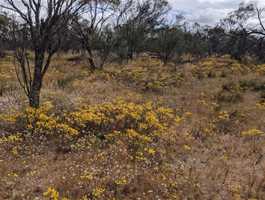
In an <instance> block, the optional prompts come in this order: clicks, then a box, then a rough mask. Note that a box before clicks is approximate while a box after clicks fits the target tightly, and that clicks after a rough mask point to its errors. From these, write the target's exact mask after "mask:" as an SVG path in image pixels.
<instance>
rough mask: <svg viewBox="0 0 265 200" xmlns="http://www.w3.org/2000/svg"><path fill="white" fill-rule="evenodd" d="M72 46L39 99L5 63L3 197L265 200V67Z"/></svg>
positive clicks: (0, 89) (1, 88)
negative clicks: (103, 57) (79, 50)
mask: <svg viewBox="0 0 265 200" xmlns="http://www.w3.org/2000/svg"><path fill="white" fill-rule="evenodd" d="M70 57H71V56H68V55H63V56H60V57H57V58H55V59H54V61H53V62H52V66H51V69H50V71H49V72H48V74H47V76H46V79H45V83H44V88H43V90H42V105H43V106H42V107H41V108H40V109H39V110H33V109H29V108H27V106H26V105H27V101H26V98H25V96H24V95H23V92H22V90H21V89H20V88H19V86H18V84H17V82H16V79H15V73H14V70H13V68H12V60H11V59H10V58H6V59H5V60H2V61H1V62H0V72H1V73H0V114H1V115H0V136H1V137H0V177H1V179H0V199H18V200H20V199H29V200H32V199H52V200H58V199H65V200H66V199H71V200H85V199H102V200H106V199H110V200H114V199H116V200H122V199H137V200H138V199H156V200H158V199H161V200H164V199H170V200H171V199H172V200H173V199H180V200H182V199H196V200H197V199H198V200H199V199H203V200H205V199H209V200H212V199H235V200H237V199H246V200H254V199H265V159H264V156H263V155H264V150H265V149H264V144H265V138H264V134H265V66H263V65H258V66H257V65H253V64H251V63H248V64H240V63H238V62H236V61H234V60H231V59H230V58H228V57H223V58H208V59H204V60H201V61H200V62H198V63H195V64H185V65H178V66H175V65H171V64H169V65H167V66H163V65H162V64H161V63H160V62H159V61H157V60H155V59H150V58H147V57H143V58H139V59H137V60H135V61H132V62H130V63H128V64H126V65H125V64H123V65H118V64H109V65H108V66H106V68H105V69H104V70H103V71H96V72H95V73H93V74H91V73H90V72H89V71H88V70H87V68H86V65H85V64H84V63H82V62H79V63H77V62H74V61H70V60H71V59H70V60H69V58H70Z"/></svg>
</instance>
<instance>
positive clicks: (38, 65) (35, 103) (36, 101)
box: [29, 53, 44, 108]
mask: <svg viewBox="0 0 265 200" xmlns="http://www.w3.org/2000/svg"><path fill="white" fill-rule="evenodd" d="M43 59H44V54H43V55H42V54H41V53H40V54H38V53H36V54H35V67H34V76H33V81H32V85H31V88H30V94H29V105H30V107H33V108H39V106H40V91H41V87H42V74H41V73H42V65H43Z"/></svg>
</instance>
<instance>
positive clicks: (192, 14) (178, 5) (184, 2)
mask: <svg viewBox="0 0 265 200" xmlns="http://www.w3.org/2000/svg"><path fill="white" fill-rule="evenodd" d="M169 2H170V5H171V7H172V12H173V13H177V12H179V11H180V12H182V13H183V14H184V16H185V18H186V19H188V20H191V21H193V22H199V23H201V24H208V25H214V24H215V23H216V22H218V21H219V20H220V19H221V18H224V17H225V16H226V15H227V14H228V13H229V12H231V11H233V10H235V9H237V8H238V5H239V4H240V3H241V2H245V3H249V2H254V1H250V0H169ZM255 2H256V3H257V4H258V5H265V0H256V1H255Z"/></svg>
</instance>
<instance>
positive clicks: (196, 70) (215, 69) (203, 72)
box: [192, 57, 250, 78]
mask: <svg viewBox="0 0 265 200" xmlns="http://www.w3.org/2000/svg"><path fill="white" fill-rule="evenodd" d="M249 71H250V68H249V66H246V65H244V64H242V63H239V62H238V61H236V60H233V59H230V58H226V57H223V58H215V57H210V58H206V59H203V60H202V61H200V62H199V63H198V64H197V65H196V66H194V67H193V69H192V74H193V75H194V76H195V77H197V78H213V77H225V76H227V75H229V74H238V73H240V74H244V73H246V72H249Z"/></svg>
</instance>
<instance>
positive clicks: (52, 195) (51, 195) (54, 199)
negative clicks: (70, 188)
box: [43, 187, 69, 200]
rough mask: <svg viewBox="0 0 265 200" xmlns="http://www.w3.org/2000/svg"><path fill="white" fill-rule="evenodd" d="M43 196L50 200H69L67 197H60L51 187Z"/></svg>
mask: <svg viewBox="0 0 265 200" xmlns="http://www.w3.org/2000/svg"><path fill="white" fill-rule="evenodd" d="M43 196H44V197H45V198H47V199H49V200H69V199H68V198H66V197H60V194H59V192H58V191H57V190H56V189H55V188H53V187H49V188H48V189H47V191H46V192H44V193H43Z"/></svg>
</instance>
